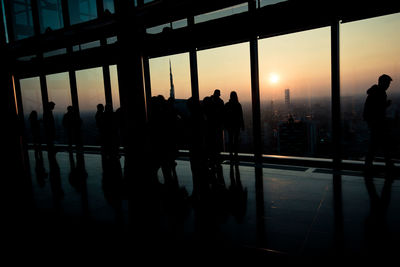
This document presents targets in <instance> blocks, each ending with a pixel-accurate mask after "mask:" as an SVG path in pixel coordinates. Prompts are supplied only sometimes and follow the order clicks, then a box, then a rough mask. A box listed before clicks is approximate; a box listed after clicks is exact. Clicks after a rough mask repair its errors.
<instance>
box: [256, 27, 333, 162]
mask: <svg viewBox="0 0 400 267" xmlns="http://www.w3.org/2000/svg"><path fill="white" fill-rule="evenodd" d="M330 56H331V51H330V28H321V29H316V30H311V31H304V32H300V33H294V34H288V35H282V36H278V37H273V38H268V39H263V40H260V41H259V64H260V65H259V68H260V72H259V73H260V102H261V103H260V104H261V128H262V138H263V152H264V153H265V154H279V155H292V156H311V157H331V155H330V148H329V144H330V138H331V125H330V121H331V98H330V96H331V77H330V73H331V58H330Z"/></svg>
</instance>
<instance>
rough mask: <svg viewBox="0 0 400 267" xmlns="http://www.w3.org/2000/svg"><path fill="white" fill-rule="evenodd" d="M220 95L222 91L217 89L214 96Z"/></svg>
mask: <svg viewBox="0 0 400 267" xmlns="http://www.w3.org/2000/svg"><path fill="white" fill-rule="evenodd" d="M220 95H221V91H220V90H219V89H215V90H214V96H215V97H220Z"/></svg>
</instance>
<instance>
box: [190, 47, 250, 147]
mask: <svg viewBox="0 0 400 267" xmlns="http://www.w3.org/2000/svg"><path fill="white" fill-rule="evenodd" d="M197 62H198V72H199V97H200V100H203V99H204V98H205V97H206V96H211V95H212V94H213V93H214V90H215V89H219V90H220V91H221V98H222V100H223V101H224V103H227V102H228V101H229V98H230V93H231V92H232V91H236V93H237V95H238V98H239V102H240V103H241V105H242V110H243V117H244V126H245V129H244V131H241V133H240V145H239V151H240V152H251V153H252V152H253V148H252V144H253V134H252V132H253V123H252V108H251V79H250V48H249V43H241V44H236V45H230V46H224V47H218V48H213V49H207V50H203V51H199V52H198V53H197ZM226 137H227V136H226V135H225V138H224V139H225V142H227V141H228V140H227V138H226ZM226 149H227V146H225V150H226Z"/></svg>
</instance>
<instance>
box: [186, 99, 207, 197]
mask: <svg viewBox="0 0 400 267" xmlns="http://www.w3.org/2000/svg"><path fill="white" fill-rule="evenodd" d="M186 105H187V108H188V110H189V116H188V118H187V122H186V125H187V128H188V135H189V157H190V168H191V170H192V177H193V194H192V196H193V197H198V196H199V194H200V192H201V191H203V189H206V188H207V186H208V182H207V180H206V178H207V170H208V166H207V149H206V119H205V115H204V113H203V110H202V108H201V105H200V102H199V101H198V100H196V99H194V98H192V97H190V98H189V99H188V100H187V102H186Z"/></svg>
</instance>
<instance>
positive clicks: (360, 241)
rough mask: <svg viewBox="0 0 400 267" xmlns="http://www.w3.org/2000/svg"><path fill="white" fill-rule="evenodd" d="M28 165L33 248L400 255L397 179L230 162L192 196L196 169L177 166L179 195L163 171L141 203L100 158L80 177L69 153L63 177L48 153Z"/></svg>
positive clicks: (91, 159)
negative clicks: (212, 181) (211, 182)
mask: <svg viewBox="0 0 400 267" xmlns="http://www.w3.org/2000/svg"><path fill="white" fill-rule="evenodd" d="M29 158H30V168H31V181H32V195H33V196H32V198H33V205H32V207H33V208H32V210H33V212H32V215H31V216H30V217H29V220H30V221H29V222H27V225H30V226H31V228H29V226H28V229H30V230H29V231H32V232H35V234H33V235H31V236H29V238H30V239H31V241H30V242H29V243H28V244H30V245H29V246H32V247H33V248H34V247H35V245H36V244H39V243H37V242H36V241H37V240H41V241H42V242H43V243H45V244H46V247H47V248H52V246H53V244H54V246H56V247H59V246H61V245H63V246H66V247H67V248H71V247H69V246H67V245H65V244H67V243H66V242H67V240H68V241H69V242H71V241H72V243H73V244H74V245H72V246H73V247H72V248H75V249H73V250H72V251H74V250H79V251H81V250H82V248H83V249H86V247H93V246H96V247H98V248H101V250H102V251H103V250H105V251H107V249H108V248H110V249H114V250H119V249H120V248H123V249H125V250H129V251H130V252H132V251H133V250H134V248H138V247H140V248H141V249H143V248H146V249H143V251H146V252H150V254H152V255H154V257H156V258H157V255H159V253H162V252H166V251H167V252H168V253H171V252H172V254H171V255H181V256H182V255H183V254H185V253H188V254H189V255H192V256H199V255H203V254H202V253H203V252H204V254H205V255H207V253H214V254H218V253H219V252H221V253H222V251H223V255H229V256H238V255H241V256H242V257H258V258H259V257H262V258H263V259H264V258H265V259H278V260H288V259H289V260H298V259H311V260H312V259H317V258H319V257H325V259H329V258H330V259H339V258H343V257H342V256H344V257H346V258H347V257H349V256H350V257H354V258H363V259H368V257H370V256H371V255H375V256H379V257H381V256H382V257H385V256H392V255H396V253H398V252H397V251H398V248H400V245H399V243H398V242H399V241H400V212H399V211H400V181H399V180H398V179H397V178H396V177H394V179H393V180H392V179H385V178H383V177H373V178H369V179H366V178H365V177H363V176H362V174H361V173H357V172H345V173H343V174H336V175H333V174H332V173H331V172H330V171H329V170H324V169H316V168H308V167H301V166H284V165H268V164H265V165H264V166H263V167H262V168H256V167H254V166H252V164H250V163H247V164H246V163H242V164H239V165H238V166H237V167H235V166H230V165H229V164H223V165H222V176H220V179H219V180H218V179H217V182H216V183H215V184H214V185H213V190H212V191H211V193H210V194H209V195H207V196H202V195H200V196H194V195H193V194H192V193H193V192H192V191H193V179H192V173H191V168H190V162H189V161H188V160H185V159H179V160H178V161H177V166H176V173H177V178H178V182H179V187H177V188H173V189H171V187H169V186H167V185H166V183H165V181H164V178H163V175H162V172H161V170H160V171H159V172H158V180H159V183H158V185H157V188H156V189H154V190H153V191H152V192H151V193H149V194H147V193H145V194H140V198H136V197H135V196H131V195H130V194H132V192H128V191H129V190H125V189H126V187H127V185H126V184H125V183H124V181H123V180H121V183H115V182H114V180H116V179H117V180H118V181H120V180H119V177H120V174H118V175H117V174H116V175H108V177H105V176H104V172H103V168H102V160H101V156H100V155H99V154H85V155H84V166H85V167H84V172H82V173H77V172H76V165H77V162H76V158H75V155H69V154H68V153H67V152H58V153H57V154H56V162H57V165H58V167H59V168H58V169H56V171H54V169H53V170H52V168H51V166H50V165H49V162H48V160H47V156H46V153H45V152H44V156H43V159H44V161H43V165H42V166H41V164H37V162H36V161H35V157H34V152H33V151H29ZM123 161H124V158H123V157H122V158H121V159H120V163H121V166H123ZM121 171H122V172H123V168H122V170H121ZM55 173H56V174H55ZM221 178H222V179H221ZM139 191H140V189H137V191H136V192H139ZM141 207H142V208H141ZM35 240H36V241H35ZM60 240H61V241H60ZM64 241H65V242H64ZM25 244H27V243H25ZM123 244H124V245H123ZM125 244H127V245H125ZM117 248H118V249H117ZM53 249H54V247H53ZM99 251H100V250H99ZM140 251H141V250H140ZM193 251H196V253H193Z"/></svg>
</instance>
